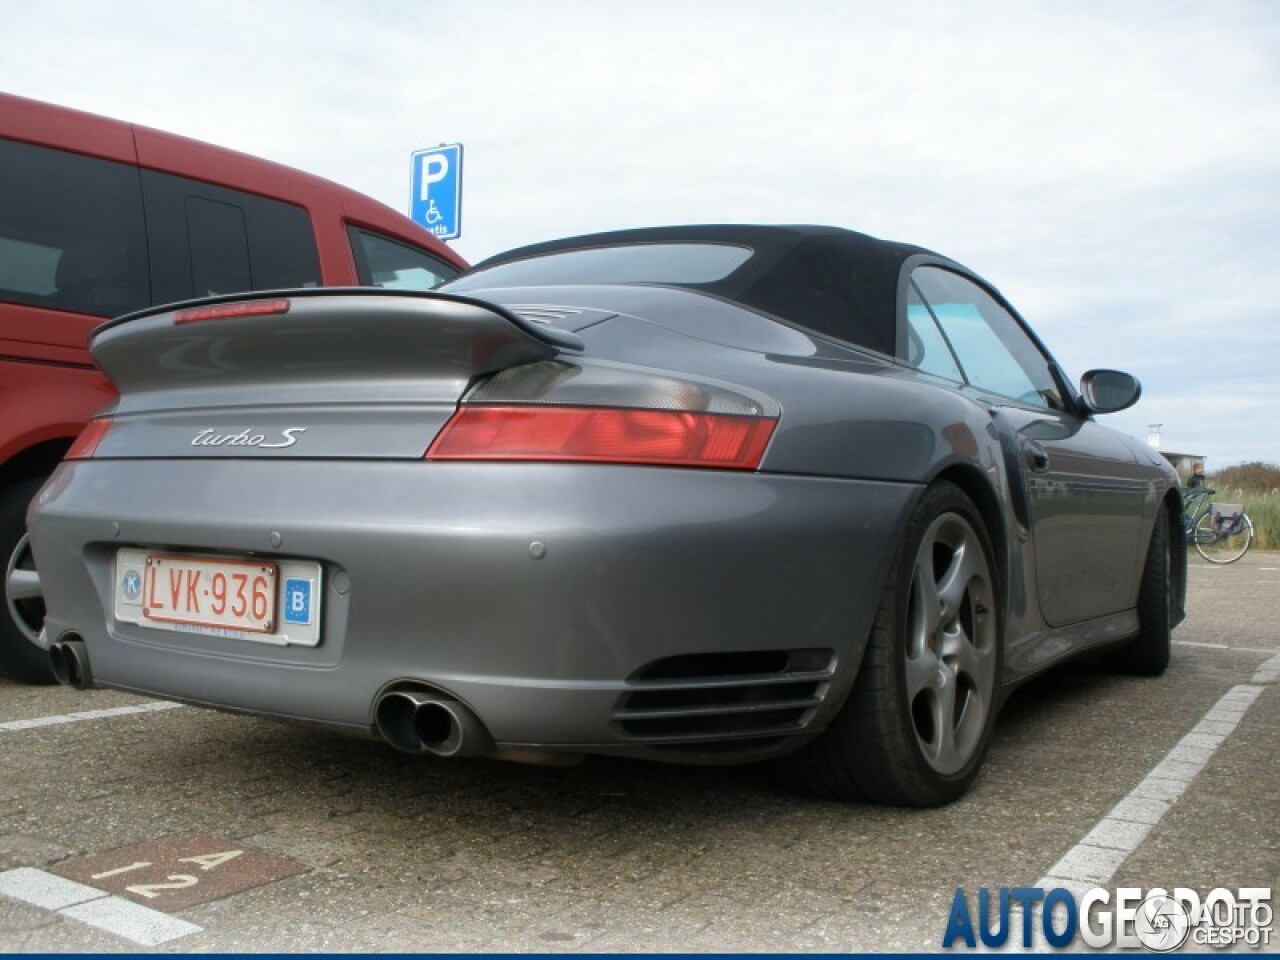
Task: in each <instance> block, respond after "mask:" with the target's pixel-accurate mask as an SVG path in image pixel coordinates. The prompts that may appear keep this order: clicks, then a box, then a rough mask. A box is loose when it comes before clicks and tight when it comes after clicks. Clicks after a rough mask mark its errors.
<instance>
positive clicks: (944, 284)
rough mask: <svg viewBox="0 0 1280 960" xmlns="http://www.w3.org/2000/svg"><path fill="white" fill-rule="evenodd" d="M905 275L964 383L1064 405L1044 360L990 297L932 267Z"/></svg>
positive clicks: (1032, 401)
mask: <svg viewBox="0 0 1280 960" xmlns="http://www.w3.org/2000/svg"><path fill="white" fill-rule="evenodd" d="M911 277H912V280H913V281H914V282H915V284H916V285H917V287H918V288H919V290H920V294H921V296H922V297H923V299H924V301H925V302H926V303H927V304H928V306H929V309H930V312H931V313H932V314H933V317H934V319H936V320H937V322H938V326H939V327H940V328H941V330H942V333H943V334H944V335H945V336H946V339H947V342H948V343H949V344H950V345H951V349H952V350H953V351H954V352H955V356H956V358H957V359H958V360H959V362H960V366H961V368H962V372H963V374H964V377H965V380H966V381H968V382H969V383H970V384H972V385H973V386H975V387H978V388H979V389H981V390H985V391H987V392H988V393H994V394H998V395H1000V396H1003V397H1010V398H1012V399H1015V400H1018V401H1020V402H1022V403H1030V404H1037V405H1039V406H1043V407H1052V408H1054V409H1058V410H1060V409H1063V408H1064V404H1063V401H1062V395H1061V393H1060V392H1059V390H1058V385H1057V383H1056V382H1055V381H1054V378H1053V374H1052V373H1050V371H1049V363H1048V360H1047V359H1046V358H1045V356H1044V354H1043V353H1041V352H1040V350H1039V348H1038V347H1036V345H1035V343H1034V341H1032V339H1031V338H1030V337H1029V336H1027V333H1026V331H1025V330H1023V329H1022V327H1021V325H1020V324H1019V323H1018V321H1017V320H1016V319H1015V318H1014V317H1013V315H1012V314H1010V313H1009V311H1008V310H1006V309H1005V308H1004V307H1002V306H1001V305H1000V304H999V303H998V302H997V301H996V300H995V298H994V297H992V296H991V295H990V294H989V293H987V292H986V291H985V290H983V289H982V288H981V287H979V286H978V285H977V284H975V283H973V282H972V281H970V280H968V279H966V278H964V277H961V276H959V275H958V274H954V273H951V272H950V271H947V270H942V269H940V268H938V267H920V268H919V269H917V270H916V271H915V272H914V273H912V275H911Z"/></svg>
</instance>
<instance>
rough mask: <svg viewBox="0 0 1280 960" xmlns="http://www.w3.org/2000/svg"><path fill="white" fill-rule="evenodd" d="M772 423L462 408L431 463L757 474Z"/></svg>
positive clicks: (625, 412)
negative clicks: (589, 464) (698, 469)
mask: <svg viewBox="0 0 1280 960" xmlns="http://www.w3.org/2000/svg"><path fill="white" fill-rule="evenodd" d="M775 423H776V421H774V420H772V419H769V418H765V417H748V416H739V415H734V414H722V413H698V412H688V411H672V410H634V409H619V408H614V407H570V406H533V405H530V406H476V405H471V406H463V407H460V408H459V409H458V411H457V412H456V413H455V414H454V415H453V417H452V418H451V419H450V420H449V422H448V423H447V424H445V426H444V429H443V430H441V431H440V435H439V436H438V437H436V439H435V442H434V443H432V444H431V448H430V449H429V450H428V451H427V453H426V458H427V459H428V460H525V461H528V460H541V461H582V462H593V463H630V464H647V465H655V466H659V465H660V466H672V467H714V468H719V469H724V470H754V469H756V468H757V467H758V466H759V465H760V460H761V458H762V457H763V456H764V451H765V447H767V446H768V445H769V439H770V437H772V436H773V428H774V425H775Z"/></svg>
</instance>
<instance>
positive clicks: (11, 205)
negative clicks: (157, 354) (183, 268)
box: [0, 139, 150, 317]
mask: <svg viewBox="0 0 1280 960" xmlns="http://www.w3.org/2000/svg"><path fill="white" fill-rule="evenodd" d="M0 299H3V300H8V301H10V302H13V303H23V304H29V305H31V306H36V307H49V308H51V309H54V310H66V311H69V312H73V313H87V314H92V315H94V316H100V317H110V316H115V315H116V314H120V313H128V312H129V311H131V310H137V309H140V308H142V307H145V306H147V305H148V303H149V302H150V289H149V278H148V268H147V247H146V231H145V229H144V227H143V219H142V193H141V189H140V187H139V184H138V171H137V170H136V169H134V168H133V167H131V166H127V165H126V164H122V163H113V162H111V161H109V160H98V159H95V158H93V157H84V156H80V155H78V154H73V153H66V152H64V151H61V150H49V149H46V148H44V147H36V146H32V145H30V144H25V143H16V142H14V141H12V140H3V139H0Z"/></svg>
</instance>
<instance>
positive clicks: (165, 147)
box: [0, 93, 466, 682]
mask: <svg viewBox="0 0 1280 960" xmlns="http://www.w3.org/2000/svg"><path fill="white" fill-rule="evenodd" d="M465 266H466V263H465V262H464V261H463V260H462V259H461V258H460V257H458V256H457V255H456V254H455V253H453V252H452V251H450V250H449V249H448V248H447V247H446V246H444V244H442V243H441V242H440V241H439V240H437V239H435V238H434V237H433V236H431V234H430V233H428V232H427V231H426V229H424V228H422V227H419V226H418V225H417V224H415V223H413V222H412V221H411V220H409V219H408V218H407V217H404V216H402V215H400V214H398V213H396V212H395V211H394V210H392V209H390V208H389V207H386V206H384V205H382V204H380V203H378V202H377V201H375V200H372V199H370V198H369V197H366V196H364V195H362V194H359V193H356V192H355V191H353V190H348V189H346V188H345V187H341V186H339V185H338V184H336V183H332V182H330V181H328V180H323V179H321V178H320V177H315V176H311V175H309V174H306V173H302V172H300V171H297V170H293V169H290V168H288V167H284V166H280V165H279V164H275V163H270V162H268V161H265V160H261V159H258V158H256V157H251V156H247V155H245V154H242V153H236V152H234V151H231V150H224V149H222V148H220V147H215V146H211V145H209V144H206V143H200V142H198V141H194V140H188V139H186V138H183V137H178V136H174V135H173V134H168V133H162V132H161V131H158V130H150V129H148V128H146V127H140V126H135V125H133V124H129V123H122V122H120V121H117V120H111V119H108V118H106V117H99V116H95V115H93V114H88V113H81V112H79V111H76V110H68V109H65V108H63V107H57V106H53V105H50V104H46V103H39V102H37V101H34V100H27V99H24V98H21V97H14V96H10V95H8V94H3V93H0V562H4V563H5V564H6V566H5V577H4V597H5V605H4V607H5V608H4V610H3V611H2V612H0V670H2V671H3V672H5V673H6V674H8V675H9V676H10V677H12V678H14V679H18V680H24V681H28V682H40V681H46V680H50V679H51V674H50V671H49V665H48V657H47V655H46V654H45V653H44V651H43V650H41V649H40V648H38V647H36V646H35V645H34V643H33V642H32V640H33V639H34V637H35V635H36V634H37V633H38V632H39V630H40V626H41V623H42V622H43V619H44V605H43V603H42V602H41V592H40V578H39V574H38V573H37V572H36V570H35V567H34V564H33V563H32V560H31V553H30V550H29V549H28V548H27V542H26V531H25V514H26V509H27V504H28V503H29V502H30V500H31V498H32V496H34V494H35V492H36V490H37V489H38V488H39V487H40V485H41V484H42V483H43V482H44V480H45V478H46V477H48V475H49V474H50V472H51V471H52V470H53V468H54V465H55V464H57V462H58V461H59V460H60V459H61V458H62V455H63V454H64V453H65V452H66V449H67V447H68V446H69V445H70V443H71V441H72V440H73V439H74V438H75V437H76V435H77V434H78V433H79V432H80V429H81V427H83V426H84V424H85V421H86V420H88V419H89V416H90V415H91V414H93V413H94V411H96V410H98V409H99V408H101V407H102V406H104V405H105V404H107V403H108V402H110V401H111V400H113V399H114V394H113V392H112V390H111V387H110V385H109V384H108V382H107V380H106V379H105V378H104V377H103V376H102V375H101V374H100V373H98V371H97V370H96V369H95V368H94V366H93V363H92V361H91V360H90V358H89V351H88V339H89V333H90V331H91V330H93V328H94V327H95V326H97V325H98V324H99V323H101V322H102V321H103V320H104V319H106V318H108V317H114V316H118V315H120V314H123V313H129V312H130V311H133V310H138V309H141V308H143V307H148V306H151V305H153V304H160V303H170V302H173V301H178V300H189V299H192V298H194V297H204V296H208V295H210V294H217V293H232V292H238V291H242V290H274V289H282V288H295V287H313V286H383V287H396V288H400V289H420V290H427V289H430V288H432V287H434V286H436V285H437V284H439V283H441V282H443V281H444V280H446V279H448V278H450V277H453V276H455V275H456V274H457V273H458V272H460V271H461V270H462V269H463V268H465Z"/></svg>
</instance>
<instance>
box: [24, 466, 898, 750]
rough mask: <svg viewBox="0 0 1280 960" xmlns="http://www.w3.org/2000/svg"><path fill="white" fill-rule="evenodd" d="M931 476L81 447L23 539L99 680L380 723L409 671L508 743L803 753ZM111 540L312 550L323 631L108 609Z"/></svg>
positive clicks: (207, 700)
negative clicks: (378, 716)
mask: <svg viewBox="0 0 1280 960" xmlns="http://www.w3.org/2000/svg"><path fill="white" fill-rule="evenodd" d="M919 489H920V488H918V487H916V486H913V485H908V484H891V483H869V482H861V481H848V480H833V479H817V478H806V477H787V476H776V475H747V474H736V473H734V474H731V473H723V472H717V471H693V470H671V469H652V468H633V467H614V466H591V467H586V468H584V467H581V466H565V465H551V464H536V465H535V464H510V465H508V464H484V465H479V466H478V465H475V464H424V463H420V462H363V463H352V462H319V461H316V462H298V461H291V462H282V461H262V460H258V461H248V460H243V461H231V460H223V461H219V462H218V463H216V464H214V463H209V462H207V461H205V462H199V461H176V462H166V463H165V464H164V465H163V468H162V469H161V468H158V465H157V463H155V462H148V461H138V460H133V461H129V460H118V461H111V460H95V461H80V462H74V463H66V464H64V465H63V466H62V467H60V468H59V470H58V472H57V473H56V474H55V476H54V478H53V479H52V480H51V482H50V483H49V484H48V485H47V486H46V487H45V489H44V490H43V491H42V493H41V495H40V497H38V498H37V502H36V506H35V507H34V508H33V513H32V522H33V526H32V541H33V549H34V551H35V555H36V560H37V563H38V565H39V567H40V569H41V571H42V579H43V582H44V588H45V597H46V603H47V606H48V609H49V614H48V619H47V626H46V641H47V642H53V641H57V640H59V639H65V638H67V637H68V636H70V635H72V634H74V635H78V636H80V637H82V638H83V640H84V642H85V645H86V649H87V652H88V656H89V660H90V662H91V664H92V671H93V677H94V681H95V683H96V684H97V685H100V686H109V687H117V688H122V689H129V690H135V691H141V692H145V693H148V694H154V695H158V696H164V697H170V698H174V699H179V700H185V701H190V702H195V703H202V704H208V705H211V706H217V707H222V708H227V709H232V710H241V711H249V712H254V713H261V714H267V715H272V716H279V717H287V718H292V719H299V720H306V721H312V722H318V723H322V724H326V725H329V726H333V727H336V728H341V729H345V730H348V731H350V732H355V733H361V734H370V735H371V734H372V732H373V722H374V721H373V704H374V702H375V700H376V698H377V696H378V694H379V693H380V692H382V691H384V690H386V689H388V688H389V687H391V686H392V685H394V684H396V683H399V682H404V681H416V682H419V683H422V684H426V685H429V686H432V687H435V688H437V689H438V690H440V691H442V692H444V693H446V694H449V695H452V696H453V697H456V698H457V699H459V700H461V701H463V702H464V703H465V704H467V705H468V706H469V707H470V708H471V709H472V710H473V711H474V712H475V713H476V714H477V715H478V716H479V717H480V719H481V721H482V722H483V724H484V725H485V727H486V728H487V730H488V731H489V733H490V735H491V736H492V738H493V739H494V741H496V743H497V745H498V746H499V747H536V748H544V749H553V750H567V751H577V752H607V753H623V754H633V755H646V756H652V757H657V758H660V759H670V760H696V761H699V762H706V761H707V760H710V759H723V760H726V761H727V760H733V759H752V758H756V757H759V756H763V755H767V754H770V753H777V752H782V751H785V750H786V749H788V748H790V747H794V746H797V745H799V743H800V742H802V741H803V740H804V739H806V738H808V737H809V736H811V735H812V734H814V733H815V732H817V731H818V730H820V729H821V728H822V727H823V726H825V724H826V723H827V721H828V720H829V719H830V717H831V715H832V714H833V713H834V712H835V711H836V710H837V709H838V708H839V706H840V704H841V703H842V702H843V700H844V698H845V696H846V694H847V692H848V689H849V687H850V685H851V683H852V680H853V674H854V671H855V670H856V669H857V664H858V662H859V660H860V658H861V653H862V646H863V644H864V642H865V638H866V636H867V634H868V631H869V629H870V625H871V621H872V618H873V617H874V613H875V608H876V605H877V602H878V598H879V594H880V591H881V589H882V587H883V581H884V577H885V573H886V569H887V566H888V563H889V560H890V557H891V553H892V545H893V544H894V543H895V541H896V537H897V535H898V532H899V529H900V527H901V524H902V522H903V520H904V517H905V515H906V513H907V511H908V510H909V509H910V507H911V505H912V504H913V503H914V500H915V498H916V496H917V494H918V491H919ZM125 546H130V547H145V548H163V549H165V550H171V551H184V550H185V551H194V552H201V553H208V552H226V553H229V554H237V555H255V556H265V557H271V556H278V557H289V558H298V559H304V560H315V561H319V562H320V563H321V565H322V566H323V570H324V574H323V584H322V587H321V589H322V592H323V611H324V613H323V621H322V635H321V642H320V643H319V644H318V645H317V646H315V647H274V646H268V645H264V644H256V643H252V642H248V641H244V640H235V639H228V638H222V637H212V636H203V635H194V634H187V633H181V632H176V631H170V630H154V629H148V628H144V627H139V626H137V625H135V624H131V623H126V622H119V621H115V620H114V619H113V617H112V610H113V604H112V591H113V587H114V581H115V569H114V558H115V555H116V551H117V550H118V549H119V548H120V547H125ZM795 651H806V652H804V653H799V654H796V653H794V652H795ZM807 651H817V652H816V653H811V652H807ZM752 653H754V654H762V655H760V656H749V654H752ZM692 654H698V655H704V656H701V657H698V658H697V659H689V657H688V655H692ZM671 658H684V659H681V660H673V659H671ZM784 701H785V706H786V709H782V707H781V706H779V705H780V704H784Z"/></svg>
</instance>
